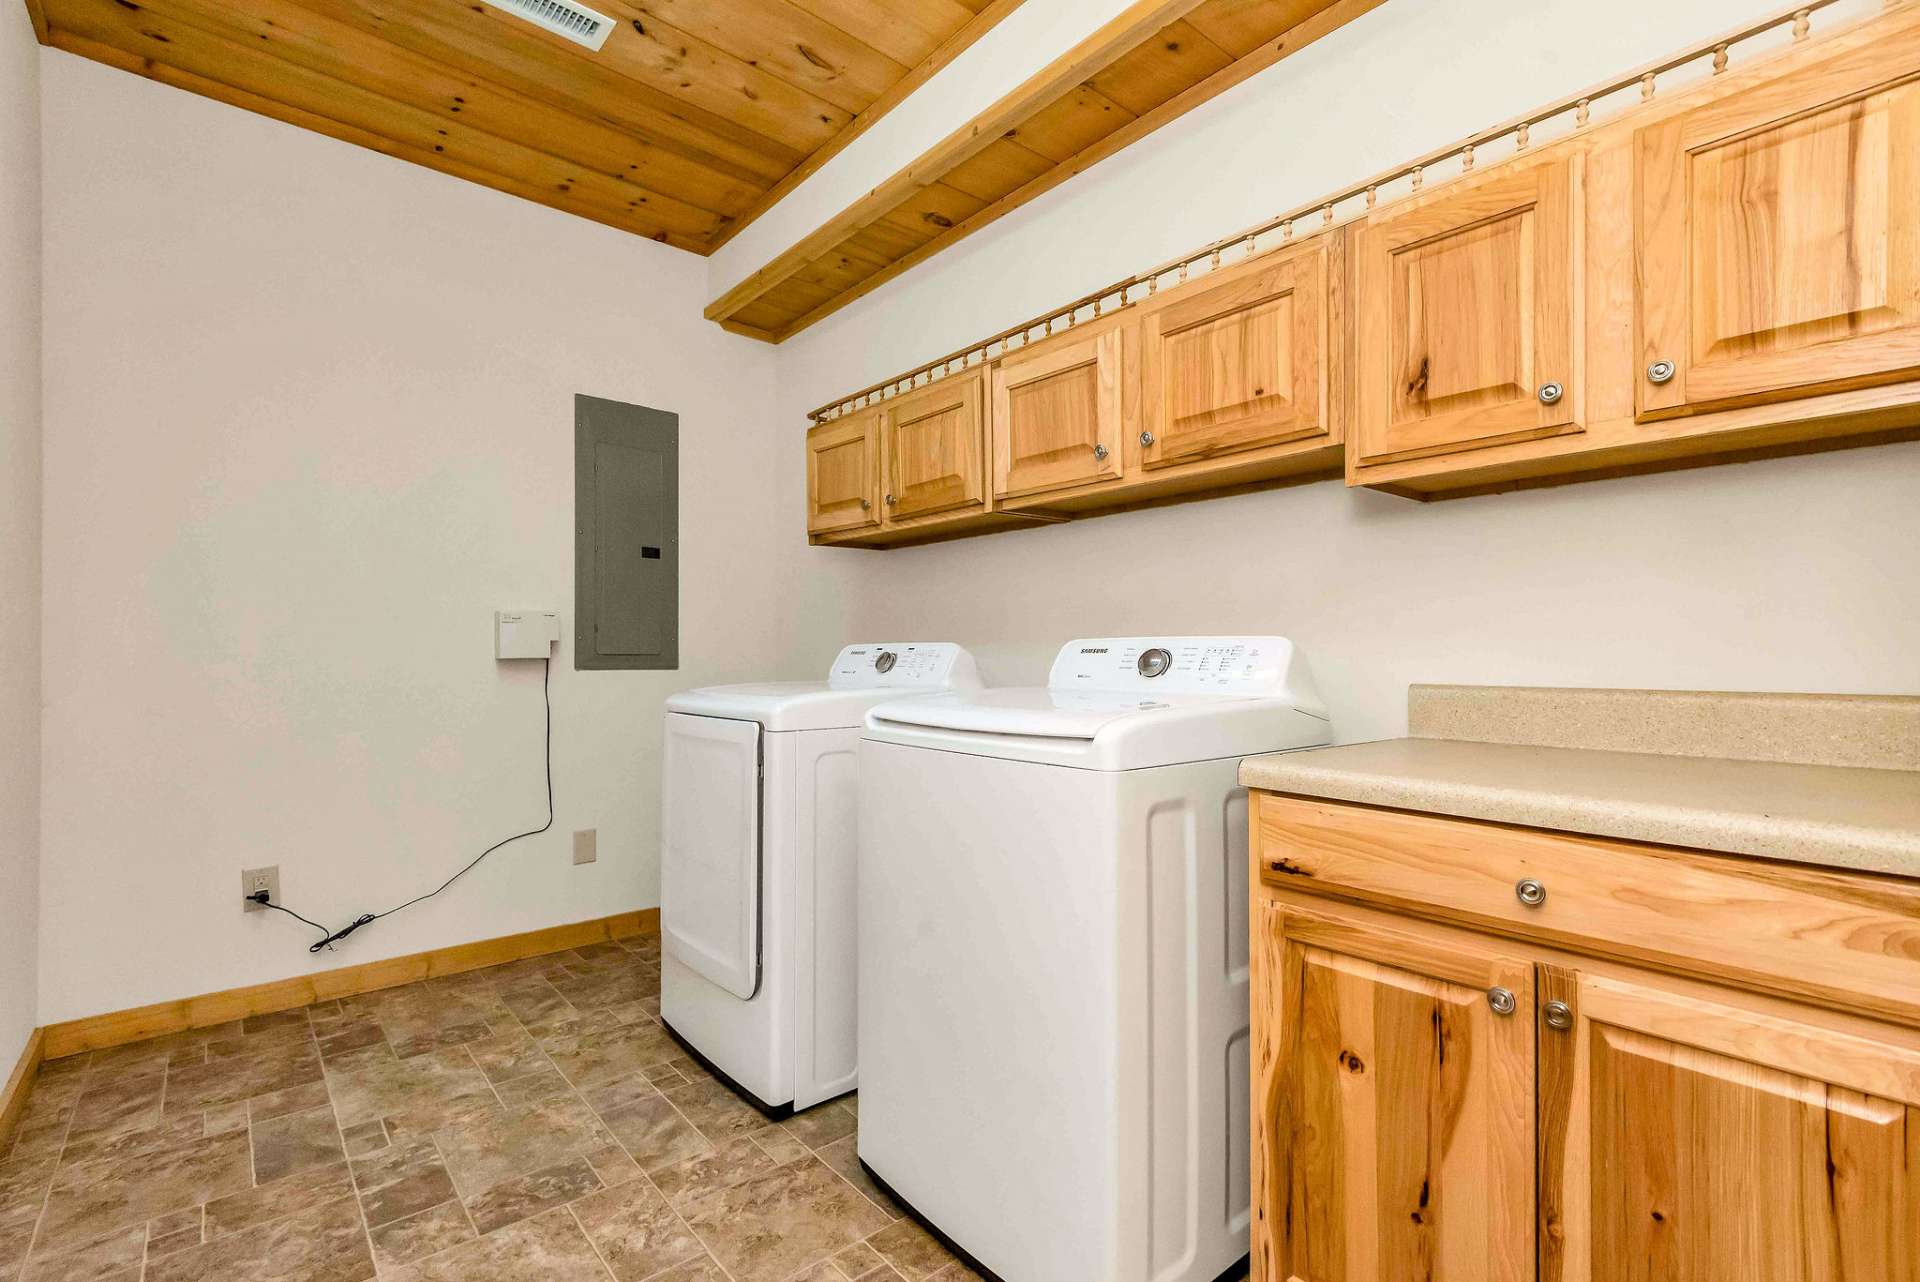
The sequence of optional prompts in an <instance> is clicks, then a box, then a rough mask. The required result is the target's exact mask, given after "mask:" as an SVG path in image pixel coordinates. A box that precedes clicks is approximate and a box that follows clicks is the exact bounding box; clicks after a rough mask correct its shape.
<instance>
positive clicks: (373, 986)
mask: <svg viewBox="0 0 1920 1282" xmlns="http://www.w3.org/2000/svg"><path fill="white" fill-rule="evenodd" d="M659 930H660V910H659V909H658V908H642V909H639V910H638V911H635V912H627V913H616V914H615V915H613V916H611V917H600V918H596V919H594V920H592V921H581V922H573V923H571V924H569V925H565V926H549V927H547V928H546V929H544V930H530V931H526V932H524V933H522V934H518V935H503V936H501V937H499V938H498V939H483V940H479V941H477V942H475V943H471V944H455V945H453V946H451V947H448V948H435V949H432V950H430V951H428V952H424V953H409V954H408V955H406V956H404V957H390V958H388V959H387V960H385V961H376V962H366V963H364V964H362V965H358V966H346V967H342V968H341V969H339V970H328V971H322V972H320V973H319V974H317V975H296V976H294V977H293V978H291V979H279V980H274V981H272V982H270V983H265V984H253V985H250V986H248V987H246V988H229V989H226V990H224V991H222V992H217V993H204V994H202V995H201V996H199V997H188V998H185V999H183V1000H180V1001H173V1002H158V1003H156V1004H154V1005H152V1006H139V1007H135V1008H134V1009H132V1010H123V1011H114V1012H112V1013H111V1014H106V1015H90V1016H88V1017H87V1018H85V1019H73V1020H67V1021H65V1022H63V1023H59V1024H49V1025H48V1026H47V1027H46V1028H45V1029H43V1030H41V1032H42V1033H44V1034H45V1040H44V1046H43V1050H42V1053H43V1055H44V1057H45V1058H46V1059H61V1058H63V1057H65V1056H68V1055H77V1054H79V1053H80V1052H81V1051H92V1050H101V1049H103V1048H105V1047H108V1046H120V1045H123V1044H125V1043H127V1042H139V1041H145V1040H146V1039H147V1038H150V1037H160V1036H163V1035H165V1034H167V1033H180V1032H185V1031H187V1030H188V1029H191V1028H210V1027H212V1026H213V1025H215V1024H225V1023H229V1022H231V1021H233V1020H236V1019H244V1018H245V1017H247V1016H248V1015H270V1014H272V1013H273V1012H275V1011H282V1010H294V1009H296V1008H298V1007H301V1006H310V1005H312V1004H313V1003H314V1002H324V1001H331V1000H333V999H334V998H337V997H355V996H358V995H359V994H361V993H371V992H375V991H377V990H379V989H382V988H393V987H396V986H398V985H400V984H411V983H414V982H416V981H418V980H422V979H432V978H435V977H437V976H441V975H458V974H461V973H463V972H465V971H469V970H479V969H481V968H482V967H486V966H498V965H501V964H503V963H505V962H510V961H519V960H521V959H522V958H526V957H538V956H540V955H541V954H543V953H557V952H560V951H562V950H564V949H568V948H579V947H581V946H582V945H584V944H596V943H602V942H604V941H606V940H610V939H625V938H628V937H630V936H633V935H648V934H657V933H658V932H659ZM36 1036H37V1035H36ZM37 1063H38V1061H36V1065H37ZM9 1089H11V1088H9Z"/></svg>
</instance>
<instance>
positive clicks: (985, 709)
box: [872, 686, 1248, 739]
mask: <svg viewBox="0 0 1920 1282" xmlns="http://www.w3.org/2000/svg"><path fill="white" fill-rule="evenodd" d="M1247 701H1248V700H1246V699H1245V698H1243V697H1241V696H1237V695H1219V694H1211V695H1210V694H1168V695H1166V696H1164V697H1162V698H1158V699H1156V698H1154V697H1152V696H1151V695H1141V694H1135V693H1133V692H1131V691H1120V690H1055V689H1053V688H1052V687H1050V686H1033V687H1029V688H1025V689H1009V690H971V691H953V692H951V693H947V694H930V695H924V696H920V697H917V698H910V699H896V700H893V701H892V702H889V703H885V704H882V705H880V706H879V707H877V708H875V709H874V713H873V717H872V723H873V724H875V725H883V724H893V725H907V726H924V727H927V728H929V729H935V730H962V731H968V732H971V733H974V734H1002V735H1026V736H1032V737H1036V738H1042V739H1092V738H1094V737H1096V736H1097V735H1098V734H1099V733H1100V731H1101V730H1103V729H1105V728H1106V727H1108V726H1111V725H1113V724H1115V723H1116V722H1119V721H1123V720H1126V719H1128V718H1150V717H1154V716H1156V715H1165V714H1168V713H1172V712H1177V711H1181V710H1185V709H1189V708H1208V709H1216V710H1217V709H1220V708H1221V707H1222V706H1223V705H1226V704H1231V703H1245V702H1247Z"/></svg>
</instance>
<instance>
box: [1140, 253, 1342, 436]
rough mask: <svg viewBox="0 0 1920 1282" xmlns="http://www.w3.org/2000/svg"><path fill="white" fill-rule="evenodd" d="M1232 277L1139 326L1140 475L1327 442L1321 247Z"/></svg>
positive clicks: (1197, 290)
mask: <svg viewBox="0 0 1920 1282" xmlns="http://www.w3.org/2000/svg"><path fill="white" fill-rule="evenodd" d="M1230 271H1231V273H1232V275H1233V277H1234V278H1233V279H1230V280H1226V281H1223V282H1222V283H1220V284H1217V285H1201V286H1189V287H1187V289H1184V290H1182V291H1180V292H1179V293H1178V294H1176V295H1174V296H1171V297H1169V298H1167V299H1165V301H1162V302H1155V303H1150V304H1148V306H1147V308H1146V310H1145V311H1144V313H1143V315H1142V317H1141V321H1140V329H1141V334H1140V352H1141V365H1140V402H1141V430H1142V433H1143V434H1142V436H1141V437H1140V444H1141V451H1140V463H1141V466H1142V467H1145V468H1148V469H1153V468H1161V467H1168V466H1171V465H1175V464H1179V463H1188V462H1192V461H1193V460H1195V459H1204V458H1213V457H1216V456H1218V455H1222V454H1233V453H1238V452H1239V451H1242V450H1252V449H1259V448H1260V447H1262V446H1268V445H1279V444H1281V443H1283V442H1286V441H1294V440H1300V439H1302V438H1305V437H1310V436H1325V435H1326V433H1327V422H1326V417H1325V414H1324V412H1323V406H1324V404H1325V400H1326V398H1325V396H1324V395H1323V388H1324V381H1325V377H1326V374H1325V369H1326V367H1325V359H1324V358H1325V352H1326V345H1327V245H1326V241H1325V239H1324V238H1323V239H1322V240H1320V241H1318V242H1316V243H1315V244H1313V245H1311V246H1308V247H1306V248H1303V249H1301V250H1300V251H1298V252H1296V253H1291V254H1288V255H1286V256H1285V257H1283V258H1281V259H1279V260H1278V261H1273V262H1269V263H1266V264H1264V265H1257V266H1256V265H1252V264H1250V265H1249V266H1248V267H1247V268H1244V269H1243V268H1234V269H1230Z"/></svg>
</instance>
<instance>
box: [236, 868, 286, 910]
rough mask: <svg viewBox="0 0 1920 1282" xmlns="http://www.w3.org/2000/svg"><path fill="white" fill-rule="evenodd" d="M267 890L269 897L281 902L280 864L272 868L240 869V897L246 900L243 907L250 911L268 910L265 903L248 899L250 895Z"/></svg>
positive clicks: (275, 901)
mask: <svg viewBox="0 0 1920 1282" xmlns="http://www.w3.org/2000/svg"><path fill="white" fill-rule="evenodd" d="M263 890H264V891H266V892H267V898H268V899H270V900H272V901H273V902H274V903H276V904H277V903H279V902H280V865H278V864H275V865H274V866H273V867H271V868H243V869H241V870H240V897H241V899H243V900H245V901H246V902H245V904H244V905H243V907H245V908H246V910H247V911H248V912H250V913H263V912H265V911H267V907H266V905H265V904H256V903H254V902H253V900H251V899H248V898H247V896H249V895H257V894H259V893H260V892H261V891H263Z"/></svg>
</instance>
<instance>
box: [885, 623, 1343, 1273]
mask: <svg viewBox="0 0 1920 1282" xmlns="http://www.w3.org/2000/svg"><path fill="white" fill-rule="evenodd" d="M1328 741H1329V727H1328V722H1327V716H1326V711H1325V709H1324V707H1323V706H1322V705H1321V702H1320V699H1319V697H1318V695H1317V694H1316V693H1315V690H1314V686H1313V682H1312V678H1311V677H1310V676H1309V675H1308V673H1307V669H1306V665H1305V664H1304V663H1303V662H1302V660H1301V659H1300V657H1299V655H1298V654H1297V653H1296V652H1295V650H1294V647H1293V646H1292V644H1291V643H1289V642H1288V641H1286V640H1284V639H1282V638H1280V637H1182V638H1166V639H1155V638H1116V639H1107V640H1083V641H1073V642H1069V643H1068V644H1067V645H1066V646H1065V647H1064V648H1063V649H1062V650H1061V651H1060V653H1059V655H1058V656H1057V657H1056V658H1055V660H1054V663H1053V670H1052V673H1051V675H1050V677H1049V679H1048V684H1047V686H1046V687H1045V688H1044V689H1003V690H984V691H969V692H954V693H950V694H943V695H934V696H929V697H925V698H916V699H908V700H902V701H898V702H894V703H887V704H882V705H881V706H879V707H877V708H875V709H874V710H873V711H872V712H871V713H870V714H869V715H868V718H867V732H866V735H865V737H864V738H863V739H862V740H861V743H860V772H861V809H860V875H859V919H860V958H859V969H860V1018H859V1028H860V1139H859V1154H860V1159H861V1161H862V1162H863V1163H865V1164H866V1166H867V1168H868V1170H869V1171H870V1172H871V1173H872V1174H874V1175H875V1176H876V1177H877V1178H878V1179H879V1180H880V1181H881V1182H882V1183H883V1184H885V1185H886V1186H887V1187H888V1188H890V1189H891V1190H892V1191H893V1192H894V1193H895V1195H896V1196H897V1197H898V1198H899V1200H900V1201H902V1202H903V1203H904V1204H906V1205H907V1206H908V1207H910V1208H911V1209H912V1210H913V1211H914V1212H915V1214H916V1215H917V1216H918V1217H919V1218H921V1219H922V1220H923V1221H924V1222H925V1223H927V1224H928V1225H929V1226H930V1227H932V1228H933V1229H934V1230H935V1231H936V1232H938V1233H939V1234H940V1235H941V1236H942V1237H944V1238H945V1239H947V1240H948V1241H949V1243H951V1244H952V1245H954V1246H956V1247H957V1248H958V1249H959V1250H960V1251H962V1252H963V1253H965V1254H966V1255H968V1256H970V1257H972V1260H973V1261H974V1263H975V1265H976V1267H978V1268H979V1269H980V1270H981V1271H982V1272H985V1273H988V1274H991V1275H993V1276H995V1277H997V1278H1000V1279H1004V1280H1005V1282H1094V1280H1097V1282H1210V1280H1211V1279H1214V1278H1216V1277H1218V1276H1220V1275H1222V1274H1223V1273H1225V1272H1227V1271H1228V1270H1230V1269H1233V1268H1235V1267H1236V1266H1237V1265H1238V1263H1239V1261H1240V1260H1241V1259H1242V1257H1244V1256H1245V1255H1246V1253H1247V1229H1248V1223H1249V1214H1248V1206H1249V1202H1250V1190H1249V1183H1248V1179H1249V1177H1248V1131H1249V1127H1248V1106H1249V1094H1248V1092H1249V1086H1248V1075H1249V1056H1248V1041H1247V1025H1248V1018H1247V1015H1248V1011H1247V950H1248V940H1249V919H1248V891H1249V884H1250V874H1249V870H1248V863H1247V860H1248V846H1247V795H1246V791H1245V789H1243V788H1241V787H1240V785H1239V782H1238V779H1237V775H1238V769H1239V762H1240V758H1242V757H1244V756H1248V755H1251V754H1254V753H1265V752H1275V751H1284V750H1288V749H1295V748H1308V747H1314V746H1317V745H1321V744H1325V743H1327V742H1328Z"/></svg>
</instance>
